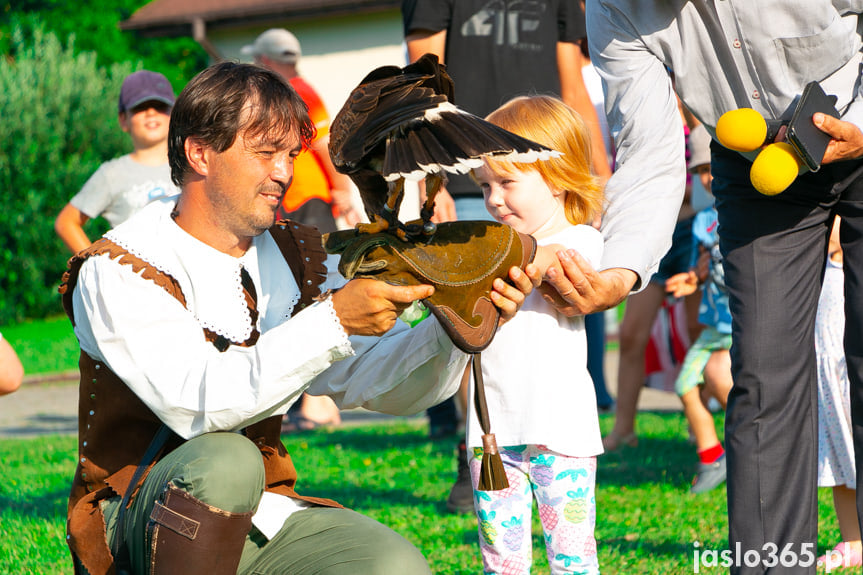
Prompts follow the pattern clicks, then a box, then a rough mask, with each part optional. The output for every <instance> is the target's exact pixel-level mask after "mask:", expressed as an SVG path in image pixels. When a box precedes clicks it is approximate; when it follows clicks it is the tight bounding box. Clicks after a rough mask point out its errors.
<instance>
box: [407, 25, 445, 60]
mask: <svg viewBox="0 0 863 575" xmlns="http://www.w3.org/2000/svg"><path fill="white" fill-rule="evenodd" d="M405 43H406V44H407V48H408V59H409V60H410V61H411V62H416V61H417V60H418V59H419V58H420V56H422V55H423V54H435V55H436V56H437V57H438V59H439V60H440V61H441V63H445V58H444V56H445V54H444V50H445V49H446V30H440V31H439V32H433V31H431V30H414V31H413V32H411V33H410V34H408V35H407V37H406V38H405Z"/></svg>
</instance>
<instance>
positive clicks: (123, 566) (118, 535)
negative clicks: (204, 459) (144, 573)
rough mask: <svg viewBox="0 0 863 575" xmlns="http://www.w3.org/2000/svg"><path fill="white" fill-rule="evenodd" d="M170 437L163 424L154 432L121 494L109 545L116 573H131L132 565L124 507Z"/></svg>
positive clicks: (167, 429) (168, 429)
mask: <svg viewBox="0 0 863 575" xmlns="http://www.w3.org/2000/svg"><path fill="white" fill-rule="evenodd" d="M170 436H171V429H170V428H169V427H168V426H167V425H165V424H164V423H163V424H162V426H161V427H159V431H157V432H156V435H154V436H153V439H152V440H151V441H150V445H149V446H148V447H147V451H146V452H145V453H144V456H143V457H141V462H140V463H138V467H137V468H136V469H135V473H134V475H132V480H131V481H130V482H129V486H128V487H127V488H126V492H125V493H124V494H123V500H122V502H121V503H120V511H119V512H118V513H117V529H116V531H115V532H114V541H113V543H112V544H111V554H112V555H113V556H114V564H115V565H116V566H117V573H123V572H128V573H131V572H132V565H131V561H130V560H129V549H128V547H126V542H125V531H126V525H125V523H126V521H125V519H126V507H127V506H128V505H129V500H130V499H131V497H132V492H133V491H135V489H136V488H137V487H138V483H139V482H140V481H141V477H142V476H143V475H144V472H145V471H146V470H147V468H149V467H150V464H151V463H152V462H153V461H155V460H156V456H157V455H158V454H159V452H160V451H161V450H162V448H163V447H164V446H165V443H166V442H167V441H168V438H169V437H170Z"/></svg>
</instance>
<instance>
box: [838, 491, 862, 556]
mask: <svg viewBox="0 0 863 575" xmlns="http://www.w3.org/2000/svg"><path fill="white" fill-rule="evenodd" d="M856 496H857V492H856V491H855V490H853V489H851V488H850V487H846V486H845V485H836V486H834V487H833V506H834V507H835V508H836V519H838V520H839V533H840V534H841V535H842V541H844V542H846V543H849V544H850V545H851V547H852V549H856V550H857V551H858V552H859V551H861V550H863V545H861V542H860V524H859V523H858V522H857V500H856Z"/></svg>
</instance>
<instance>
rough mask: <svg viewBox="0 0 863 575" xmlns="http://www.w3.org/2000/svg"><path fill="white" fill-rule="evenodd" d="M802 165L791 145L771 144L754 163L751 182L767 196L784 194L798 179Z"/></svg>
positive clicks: (750, 172) (750, 175)
mask: <svg viewBox="0 0 863 575" xmlns="http://www.w3.org/2000/svg"><path fill="white" fill-rule="evenodd" d="M802 164H803V162H802V161H801V160H800V158H799V157H798V156H797V152H795V151H794V148H792V147H791V144H788V143H786V142H777V143H775V144H770V145H769V146H767V147H766V148H764V149H763V150H761V153H760V154H758V157H757V158H755V161H754V162H752V168H751V169H750V170H749V180H750V181H751V182H752V185H753V186H754V187H755V189H756V190H758V191H759V192H761V193H762V194H764V195H765V196H775V195H776V194H779V193H782V192H784V191H785V189H786V188H787V187H788V186H790V185H791V183H792V182H793V181H794V180H795V178H797V174H798V173H799V172H800V166H801V165H802Z"/></svg>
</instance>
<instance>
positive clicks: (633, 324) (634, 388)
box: [602, 283, 665, 451]
mask: <svg viewBox="0 0 863 575" xmlns="http://www.w3.org/2000/svg"><path fill="white" fill-rule="evenodd" d="M664 298H665V287H664V286H663V285H661V284H657V283H650V284H648V285H647V287H646V288H644V290H643V291H641V292H638V293H636V294H633V295H631V296H629V298H628V299H627V300H626V311H625V312H624V314H623V321H622V322H621V324H620V360H619V364H618V369H617V405H616V408H615V417H614V428H613V429H612V431H611V433H610V434H608V435H607V436H605V437H604V438H603V439H602V445H603V446H604V447H605V449H606V450H608V451H613V450H615V449H617V448H618V447H620V446H621V445H622V444H624V443H626V444H629V445H634V444H635V443H636V442H637V439H636V437H635V414H636V412H637V411H638V396H639V395H640V394H641V388H642V386H643V385H644V351H645V349H646V348H647V342H648V341H649V340H650V329H651V327H653V321H654V320H655V319H656V314H657V313H658V312H659V308H660V307H661V306H662V300H663V299H664Z"/></svg>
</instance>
